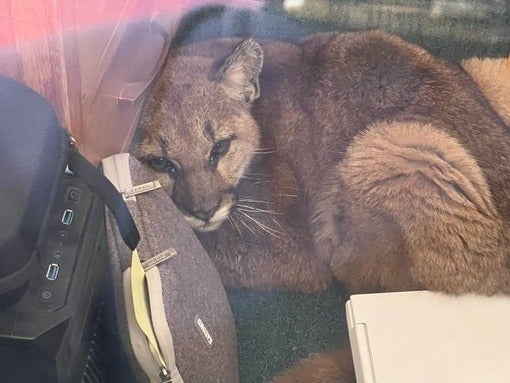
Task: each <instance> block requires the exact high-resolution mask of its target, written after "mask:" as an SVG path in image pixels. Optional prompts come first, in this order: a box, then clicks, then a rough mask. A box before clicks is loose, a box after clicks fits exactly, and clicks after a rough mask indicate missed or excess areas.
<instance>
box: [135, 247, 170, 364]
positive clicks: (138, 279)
mask: <svg viewBox="0 0 510 383" xmlns="http://www.w3.org/2000/svg"><path fill="white" fill-rule="evenodd" d="M131 293H132V295H133V306H134V310H135V318H136V321H137V323H138V326H140V328H141V330H142V331H143V333H144V334H145V336H146V337H147V340H148V341H149V345H150V347H151V348H152V349H153V350H154V351H155V352H156V354H157V356H158V359H159V361H160V363H161V365H162V366H163V367H165V368H166V363H165V360H164V359H163V354H162V353H161V350H160V348H159V344H158V341H157V340H156V335H155V334H154V329H153V327H152V322H151V319H150V317H151V316H150V310H149V302H148V297H147V291H146V284H145V270H144V269H143V266H142V262H140V257H139V255H138V251H137V250H136V249H135V250H134V251H133V255H132V257H131Z"/></svg>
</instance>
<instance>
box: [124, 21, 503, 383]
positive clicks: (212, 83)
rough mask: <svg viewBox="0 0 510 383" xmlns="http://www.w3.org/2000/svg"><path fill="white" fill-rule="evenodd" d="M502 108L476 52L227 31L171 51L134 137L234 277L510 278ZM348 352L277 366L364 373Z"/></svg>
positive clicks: (301, 281) (292, 284)
mask: <svg viewBox="0 0 510 383" xmlns="http://www.w3.org/2000/svg"><path fill="white" fill-rule="evenodd" d="M491 102H492V101H491ZM503 117H504V116H503V115H501V116H500V115H498V114H497V113H496V112H494V110H493V109H492V107H491V104H490V103H489V101H488V100H487V99H486V98H485V97H484V95H483V94H482V93H481V91H480V90H479V88H478V87H477V85H476V84H475V83H474V82H473V80H472V79H471V78H470V76H469V75H468V74H467V73H466V72H464V71H463V70H462V69H461V68H459V67H456V66H454V65H449V64H447V63H445V62H443V61H441V60H440V59H438V58H435V57H433V56H431V55H430V54H428V53H427V52H425V51H424V50H423V49H421V48H419V47H417V46H415V45H412V44H409V43H407V42H405V41H403V40H401V39H400V38H398V37H395V36H392V35H388V34H385V33H381V32H375V31H371V32H354V33H341V34H339V33H324V34H317V35H313V36H311V37H309V38H307V39H306V40H303V41H301V42H300V43H298V44H290V43H282V42H270V41H265V42H261V43H260V44H259V43H257V42H254V41H253V40H245V41H239V40H232V39H225V40H221V39H220V40H214V41H208V42H203V43H197V44H194V45H192V46H188V47H184V48H180V49H178V50H176V51H175V52H173V54H172V56H171V57H169V60H168V63H167V66H166V68H165V70H164V72H163V73H162V75H161V77H160V79H159V81H158V82H157V84H156V85H155V88H154V90H153V93H152V95H151V97H150V98H149V100H148V101H147V103H146V105H145V108H144V112H143V114H142V119H141V124H140V126H141V128H140V129H139V132H138V135H137V138H136V140H135V141H134V144H133V152H134V153H135V155H136V156H137V157H138V158H139V159H141V160H142V161H144V162H145V163H146V164H148V165H149V166H150V167H152V168H153V169H154V170H156V171H158V172H160V174H161V181H162V183H163V184H164V187H166V188H167V190H168V193H169V194H170V195H171V197H172V199H173V200H174V202H175V203H176V205H177V206H178V207H179V209H180V210H181V212H182V213H183V214H184V216H185V217H186V219H187V220H188V221H189V223H190V224H191V225H192V226H193V228H194V229H195V230H196V231H197V233H198V234H199V236H200V238H201V240H202V242H203V244H204V246H205V247H206V249H207V250H208V252H209V254H210V256H211V258H212V259H213V260H214V262H215V264H216V266H217V268H218V270H219V272H220V275H221V277H222V279H223V282H224V283H225V285H226V286H227V287H232V286H245V287H252V288H259V289H269V288H280V289H293V290H299V291H303V292H313V291H319V290H322V289H324V288H326V287H327V286H328V285H329V284H330V283H331V282H332V280H333V279H337V280H339V281H340V282H342V283H343V284H344V285H345V286H346V287H347V289H348V290H349V292H350V293H362V292H363V293H367V292H381V291H401V290H417V289H430V290H439V291H444V292H447V293H452V294H460V293H466V292H476V293H482V294H498V293H508V292H510V250H509V249H510V247H509V243H510V236H509V231H510V229H509V223H510V134H509V129H510V128H509V125H508V122H507V123H505V120H504V119H503ZM507 121H508V120H507ZM347 352H348V351H342V352H341V354H340V355H339V354H337V353H333V354H326V355H321V356H313V357H311V358H310V359H308V360H306V361H305V362H303V364H301V365H299V366H298V367H297V369H296V370H294V372H291V373H290V375H288V376H287V377H286V376H282V377H281V378H277V379H276V381H277V382H301V381H302V382H349V381H354V375H353V370H352V364H351V362H350V360H349V358H350V356H349V355H348V353H347ZM296 371H297V372H296ZM293 373H295V375H293Z"/></svg>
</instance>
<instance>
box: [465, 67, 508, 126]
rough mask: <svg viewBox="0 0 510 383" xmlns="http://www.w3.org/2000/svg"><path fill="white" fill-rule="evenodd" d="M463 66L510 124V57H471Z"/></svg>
mask: <svg viewBox="0 0 510 383" xmlns="http://www.w3.org/2000/svg"><path fill="white" fill-rule="evenodd" d="M462 66H463V67H464V69H465V70H466V71H467V72H468V73H469V75H470V76H471V77H472V78H473V80H475V82H476V83H477V84H478V86H479V87H480V89H481V90H482V91H483V93H484V94H485V96H486V97H487V99H488V100H489V102H490V103H491V105H492V106H493V108H494V109H495V110H496V111H497V112H498V114H499V115H500V116H501V118H502V119H503V120H504V121H505V122H506V124H507V125H509V126H510V57H508V58H483V59H482V58H477V57H474V58H470V59H468V60H464V61H463V62H462Z"/></svg>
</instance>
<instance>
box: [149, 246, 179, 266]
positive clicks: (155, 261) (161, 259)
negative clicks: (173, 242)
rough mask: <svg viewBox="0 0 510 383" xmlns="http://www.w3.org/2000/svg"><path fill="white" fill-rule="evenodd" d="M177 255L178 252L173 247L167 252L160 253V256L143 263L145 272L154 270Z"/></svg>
mask: <svg viewBox="0 0 510 383" xmlns="http://www.w3.org/2000/svg"><path fill="white" fill-rule="evenodd" d="M176 254H177V251H176V250H175V249H174V248H173V247H171V248H170V249H168V250H165V251H163V252H161V253H159V254H158V255H156V256H154V257H152V258H149V259H147V260H145V261H143V262H142V267H143V269H144V270H145V271H147V270H149V269H151V268H153V267H154V266H157V265H159V264H160V263H162V262H165V261H166V260H167V259H170V258H172V257H173V256H174V255H176Z"/></svg>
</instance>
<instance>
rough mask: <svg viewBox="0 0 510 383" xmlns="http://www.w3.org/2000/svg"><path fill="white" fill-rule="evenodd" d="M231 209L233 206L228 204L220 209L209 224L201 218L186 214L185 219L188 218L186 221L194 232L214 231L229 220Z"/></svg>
mask: <svg viewBox="0 0 510 383" xmlns="http://www.w3.org/2000/svg"><path fill="white" fill-rule="evenodd" d="M231 207H232V205H231V204H226V205H224V206H222V207H220V208H219V209H218V210H217V211H216V213H214V215H213V216H212V218H211V219H210V220H209V221H208V222H204V221H202V220H201V219H199V218H196V217H192V216H189V215H186V214H184V218H186V221H188V223H189V224H190V225H191V227H192V228H193V229H194V230H197V231H202V232H207V231H214V230H216V229H217V228H218V227H220V226H221V224H222V223H223V221H225V219H227V217H228V215H229V214H230V208H231Z"/></svg>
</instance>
